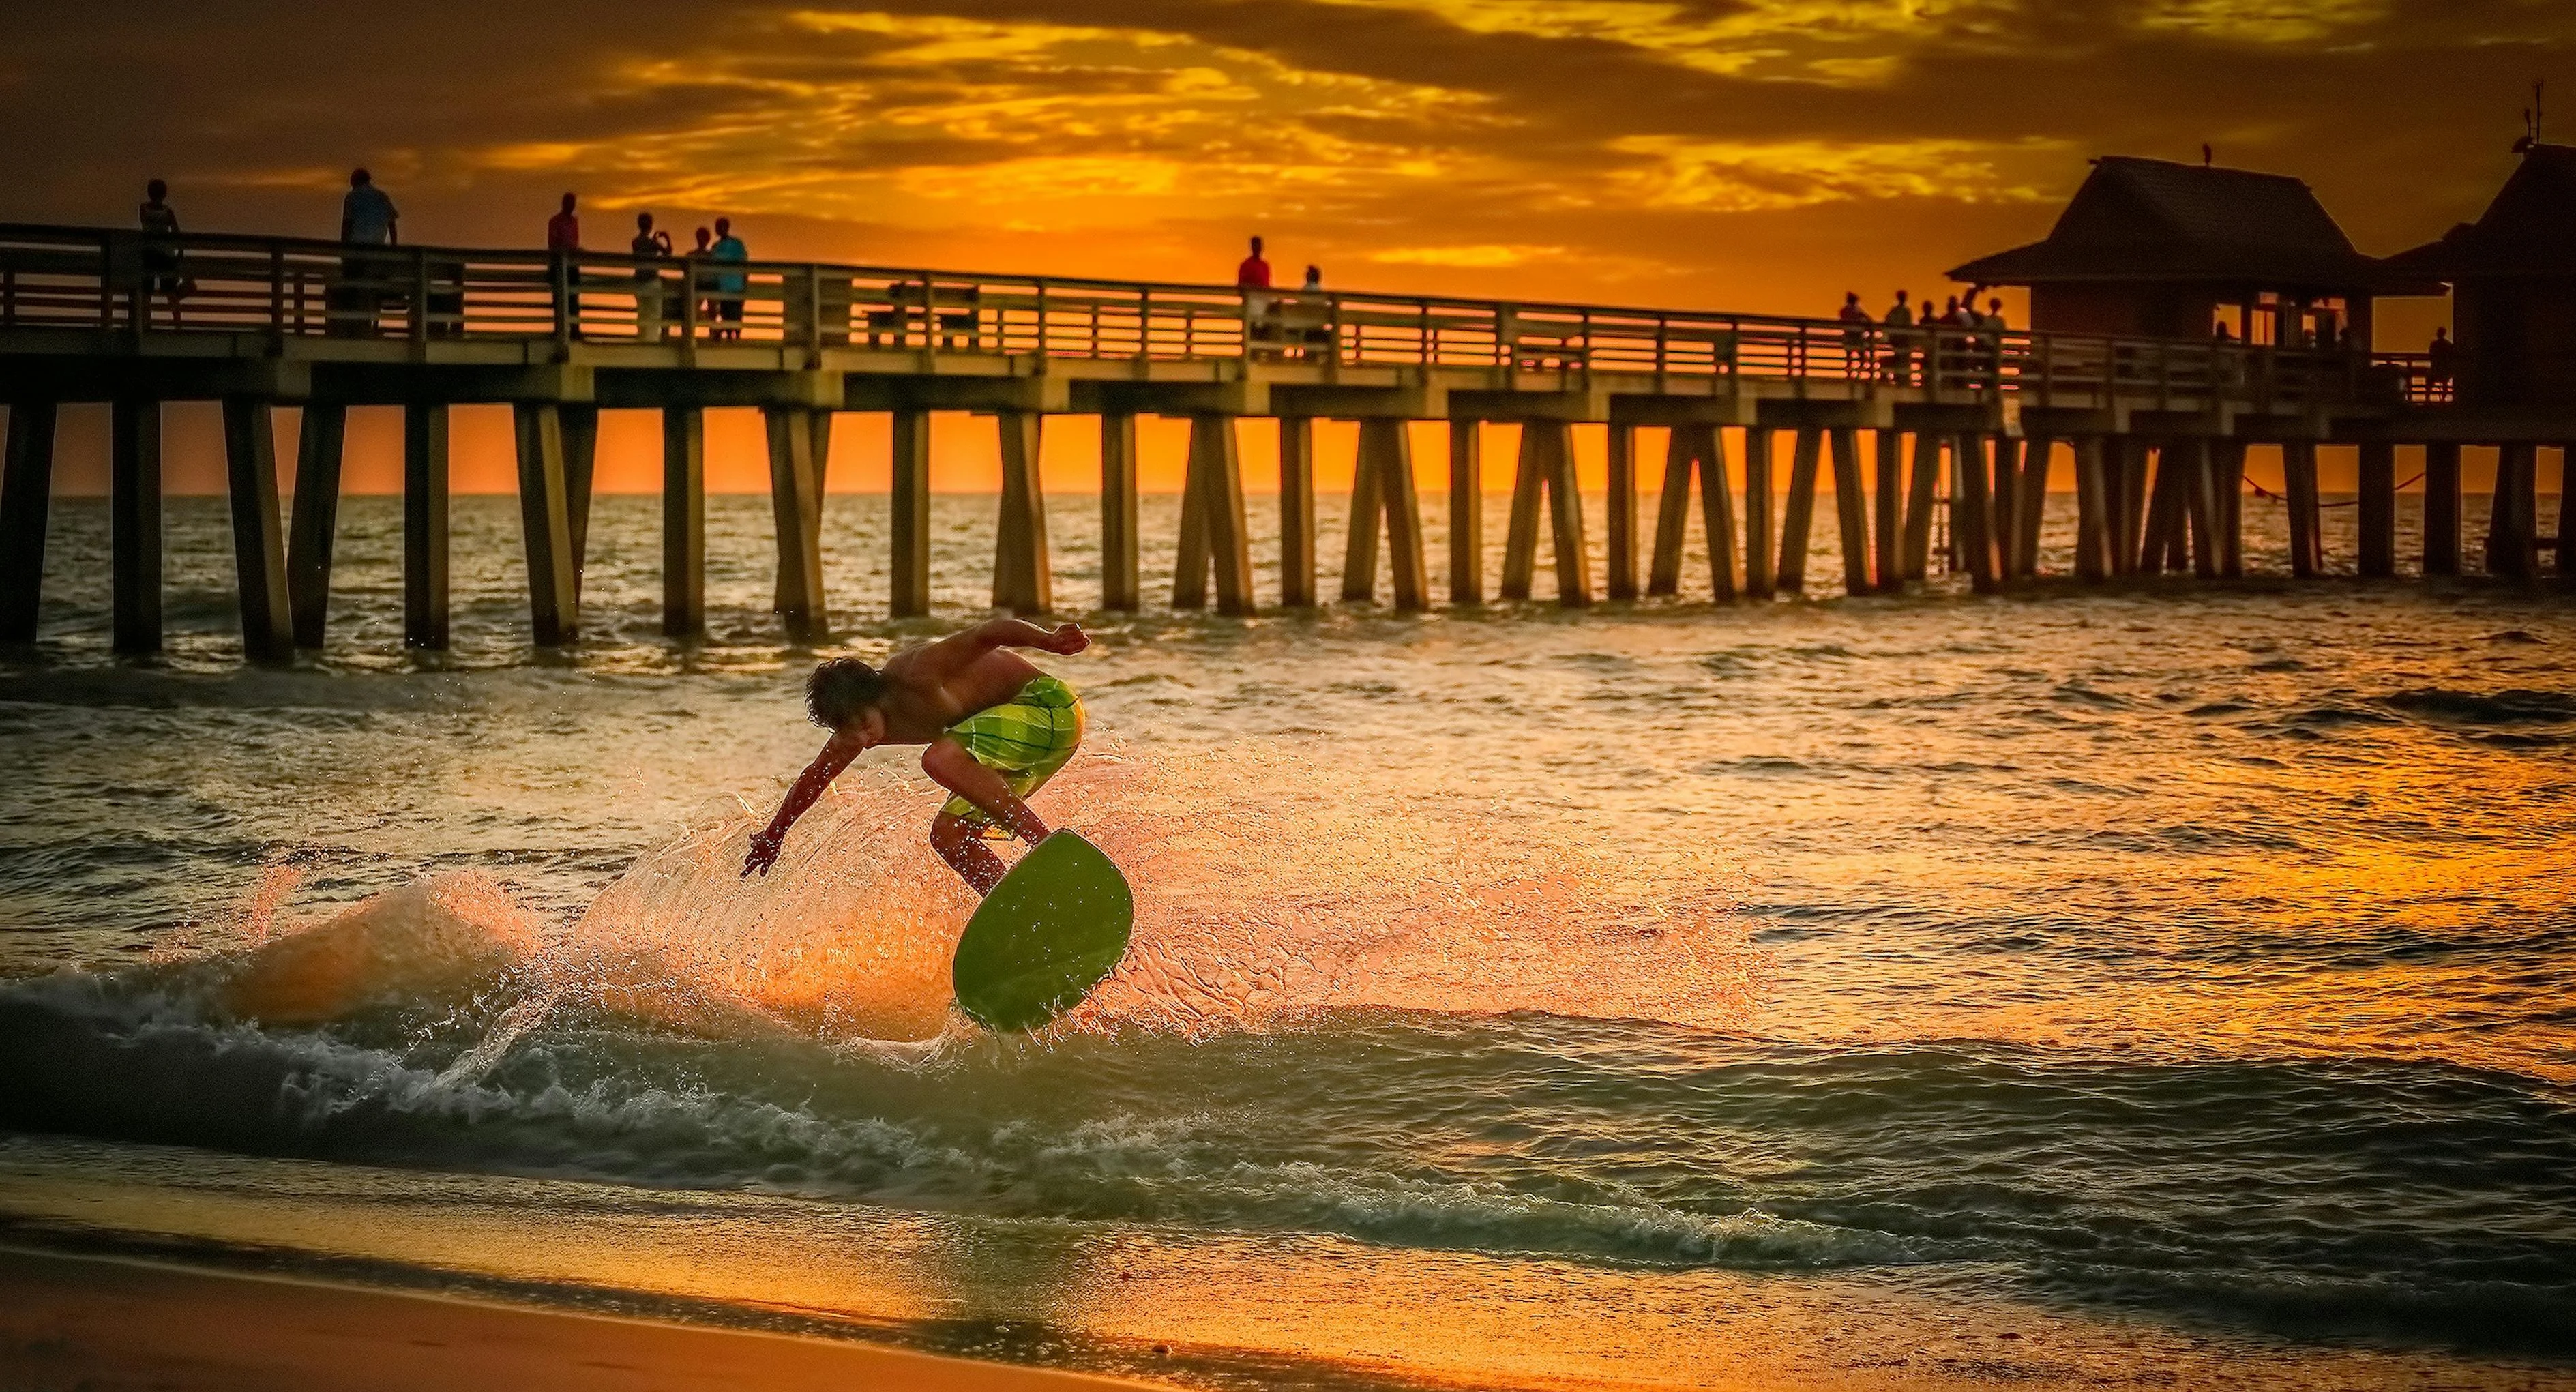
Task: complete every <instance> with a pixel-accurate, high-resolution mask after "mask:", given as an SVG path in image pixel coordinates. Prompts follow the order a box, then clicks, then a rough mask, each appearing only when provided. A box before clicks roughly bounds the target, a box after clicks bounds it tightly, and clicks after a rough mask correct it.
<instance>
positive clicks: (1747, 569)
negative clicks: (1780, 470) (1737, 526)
mask: <svg viewBox="0 0 2576 1392" xmlns="http://www.w3.org/2000/svg"><path fill="white" fill-rule="evenodd" d="M1772 433H1773V432H1772V431H1771V429H1770V428H1769V427H1767V426H1762V425H1750V426H1746V427H1745V429H1744V594H1745V597H1746V598H1748V599H1769V598H1771V597H1772V596H1773V595H1774V594H1777V593H1778V592H1779V574H1780V572H1779V569H1778V565H1779V554H1780V553H1779V552H1778V551H1777V550H1775V549H1774V548H1775V547H1777V546H1778V545H1779V538H1778V536H1777V535H1776V533H1777V531H1778V528H1777V527H1776V526H1774V525H1773V521H1772V519H1773V518H1774V517H1775V516H1777V513H1776V512H1775V511H1774V508H1775V507H1776V505H1777V504H1776V500H1775V499H1774V497H1773V496H1772V493H1771V444H1772Z"/></svg>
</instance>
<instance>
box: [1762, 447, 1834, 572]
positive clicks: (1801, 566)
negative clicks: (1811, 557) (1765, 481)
mask: <svg viewBox="0 0 2576 1392" xmlns="http://www.w3.org/2000/svg"><path fill="white" fill-rule="evenodd" d="M1824 444H1825V437H1824V432H1823V431H1821V430H1818V429H1815V428H1814V427H1812V426H1810V427H1805V428H1802V429H1800V430H1799V431H1798V437H1797V442H1796V444H1795V446H1794V449H1793V452H1792V453H1791V454H1790V456H1789V503H1788V506H1787V507H1786V508H1784V509H1782V511H1781V515H1780V566H1779V569H1777V570H1776V571H1774V572H1773V573H1772V579H1773V581H1774V583H1776V584H1777V585H1778V586H1779V587H1780V588H1781V589H1782V590H1784V591H1786V592H1788V593H1790V594H1793V595H1794V594H1804V593H1806V589H1807V548H1808V546H1809V544H1810V543H1811V542H1813V540H1814V538H1815V529H1816V467H1817V463H1818V460H1819V459H1820V457H1821V456H1822V455H1823V453H1824Z"/></svg>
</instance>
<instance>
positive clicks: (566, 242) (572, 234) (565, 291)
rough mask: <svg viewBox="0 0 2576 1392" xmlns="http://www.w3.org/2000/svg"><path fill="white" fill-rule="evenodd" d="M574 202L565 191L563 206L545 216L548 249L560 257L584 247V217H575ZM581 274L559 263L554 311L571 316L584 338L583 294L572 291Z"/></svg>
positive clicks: (576, 331)
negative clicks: (582, 231)
mask: <svg viewBox="0 0 2576 1392" xmlns="http://www.w3.org/2000/svg"><path fill="white" fill-rule="evenodd" d="M572 203H573V199H572V195H571V194H569V193H567V194H565V195H564V196H563V207H562V208H561V209H559V210H557V211H556V213H555V215H554V216H553V217H550V218H548V219H546V250H547V251H549V252H552V253H553V254H554V255H555V256H557V257H565V256H570V255H573V254H575V253H577V252H579V251H580V250H581V219H580V218H577V217H575V216H573V211H572ZM580 275H581V272H580V271H579V270H578V269H575V268H574V267H571V266H567V265H562V264H558V265H557V266H556V267H555V312H556V313H558V314H562V315H569V316H570V320H571V324H572V336H573V337H575V338H579V337H581V296H579V295H577V294H574V293H573V289H572V286H573V282H574V280H575V279H577V278H578V277H579V276H580Z"/></svg>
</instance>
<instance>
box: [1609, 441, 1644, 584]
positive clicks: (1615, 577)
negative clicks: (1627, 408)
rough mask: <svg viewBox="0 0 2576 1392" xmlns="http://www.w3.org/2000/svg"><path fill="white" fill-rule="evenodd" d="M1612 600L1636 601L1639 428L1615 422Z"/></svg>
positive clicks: (1611, 464) (1611, 500)
mask: <svg viewBox="0 0 2576 1392" xmlns="http://www.w3.org/2000/svg"><path fill="white" fill-rule="evenodd" d="M1609 471H1610V477H1609V487H1608V489H1607V490H1606V495H1607V496H1606V501H1607V504H1608V506H1609V509H1610V517H1609V520H1608V521H1607V522H1605V523H1603V524H1602V525H1603V528H1604V529H1605V531H1606V532H1607V534H1608V536H1609V541H1610V575H1609V581H1610V583H1609V588H1608V591H1607V593H1608V594H1609V596H1610V598H1612V599H1614V600H1618V599H1635V598H1636V597H1637V427H1635V426H1633V425H1621V424H1618V423H1616V422H1613V423H1612V424H1611V426H1610V440H1609Z"/></svg>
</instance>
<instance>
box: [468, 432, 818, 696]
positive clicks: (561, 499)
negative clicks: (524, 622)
mask: <svg viewBox="0 0 2576 1392" xmlns="http://www.w3.org/2000/svg"><path fill="white" fill-rule="evenodd" d="M511 417H512V425H513V426H514V428H515V432H516V435H517V438H518V454H519V530H520V534H521V537H522V539H523V540H524V541H525V543H526V546H527V552H528V622H529V628H530V631H531V632H532V633H533V634H534V635H535V639H536V643H537V646H539V647H548V648H550V647H557V646H560V645H562V644H565V643H569V642H571V641H572V640H573V638H574V636H575V635H576V634H578V633H579V632H580V629H581V607H580V600H579V598H578V595H577V592H576V591H575V590H574V588H573V563H572V519H571V516H570V511H569V508H570V504H569V502H568V500H567V498H566V492H565V488H564V448H563V413H562V410H561V408H559V407H558V406H556V405H555V403H553V402H551V401H523V402H520V403H518V404H516V405H515V406H513V407H511ZM775 486H776V484H775V480H774V479H773V482H772V487H773V488H774V487H775ZM782 549H783V548H782Z"/></svg>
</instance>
